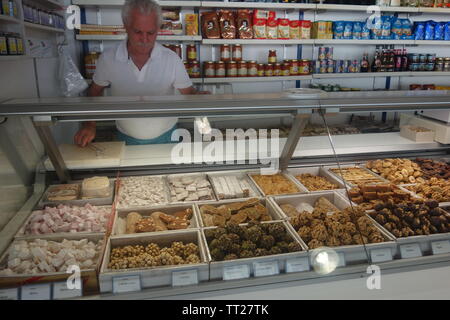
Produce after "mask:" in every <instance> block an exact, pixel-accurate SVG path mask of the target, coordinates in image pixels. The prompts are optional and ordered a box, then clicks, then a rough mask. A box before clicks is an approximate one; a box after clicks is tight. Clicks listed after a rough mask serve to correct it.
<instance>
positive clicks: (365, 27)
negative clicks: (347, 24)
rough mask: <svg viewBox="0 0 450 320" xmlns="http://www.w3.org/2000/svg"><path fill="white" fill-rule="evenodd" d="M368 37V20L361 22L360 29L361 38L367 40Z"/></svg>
mask: <svg viewBox="0 0 450 320" xmlns="http://www.w3.org/2000/svg"><path fill="white" fill-rule="evenodd" d="M369 39H370V28H369V20H367V21H366V23H364V24H363V27H362V30H361V40H369Z"/></svg>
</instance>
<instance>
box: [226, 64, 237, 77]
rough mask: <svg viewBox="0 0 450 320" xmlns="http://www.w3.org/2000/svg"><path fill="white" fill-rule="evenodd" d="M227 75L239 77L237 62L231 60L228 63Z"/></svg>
mask: <svg viewBox="0 0 450 320" xmlns="http://www.w3.org/2000/svg"><path fill="white" fill-rule="evenodd" d="M227 77H237V62H236V61H230V62H228V63H227Z"/></svg>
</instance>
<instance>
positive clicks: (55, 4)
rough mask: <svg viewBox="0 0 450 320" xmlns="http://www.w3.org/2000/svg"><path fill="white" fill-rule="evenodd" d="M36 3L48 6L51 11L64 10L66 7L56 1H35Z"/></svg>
mask: <svg viewBox="0 0 450 320" xmlns="http://www.w3.org/2000/svg"><path fill="white" fill-rule="evenodd" d="M34 2H36V3H39V4H41V5H43V6H46V7H48V8H50V9H63V8H64V5H63V4H61V3H59V2H57V1H55V0H34Z"/></svg>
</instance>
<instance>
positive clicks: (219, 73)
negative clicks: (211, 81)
mask: <svg viewBox="0 0 450 320" xmlns="http://www.w3.org/2000/svg"><path fill="white" fill-rule="evenodd" d="M214 67H215V69H216V78H217V77H225V75H226V69H225V62H223V61H218V62H216V63H215V65H214Z"/></svg>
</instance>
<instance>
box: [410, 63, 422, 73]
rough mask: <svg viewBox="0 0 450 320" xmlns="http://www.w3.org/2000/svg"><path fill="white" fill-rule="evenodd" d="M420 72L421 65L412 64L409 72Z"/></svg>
mask: <svg viewBox="0 0 450 320" xmlns="http://www.w3.org/2000/svg"><path fill="white" fill-rule="evenodd" d="M419 70H420V64H419V63H411V64H410V65H409V71H419Z"/></svg>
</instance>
